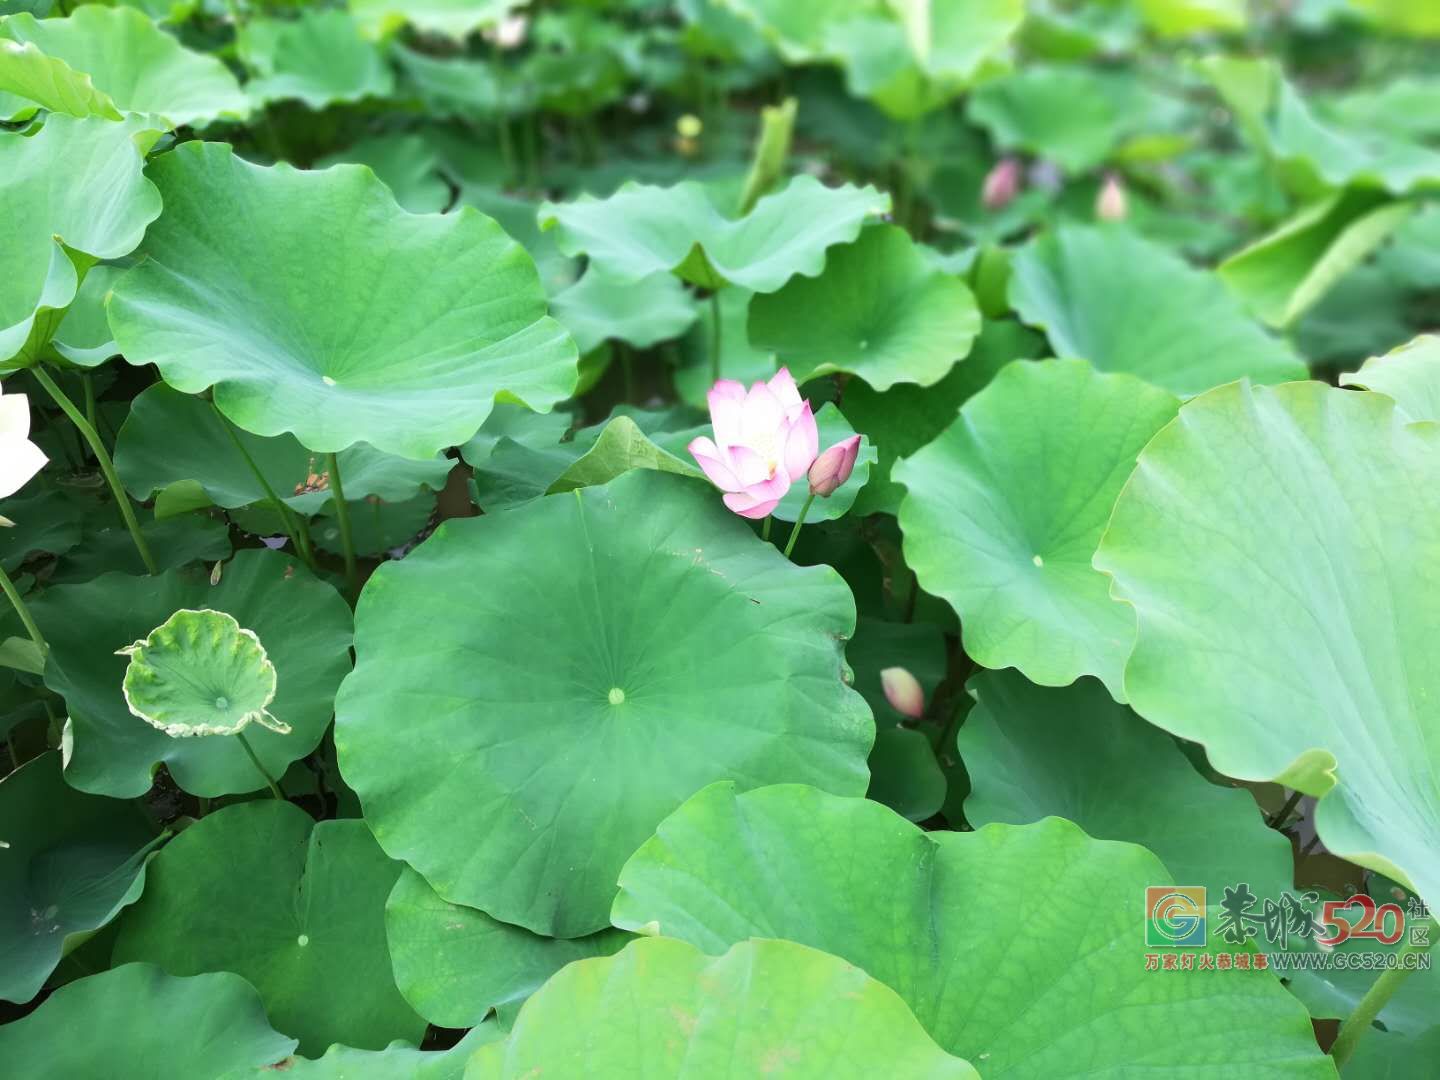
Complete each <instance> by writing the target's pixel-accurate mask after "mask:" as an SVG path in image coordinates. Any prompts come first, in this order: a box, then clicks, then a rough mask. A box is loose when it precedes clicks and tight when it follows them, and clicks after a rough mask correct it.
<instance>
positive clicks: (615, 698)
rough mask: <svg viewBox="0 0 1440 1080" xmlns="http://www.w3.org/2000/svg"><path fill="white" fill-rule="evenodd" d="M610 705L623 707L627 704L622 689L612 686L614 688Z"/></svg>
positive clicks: (611, 692)
mask: <svg viewBox="0 0 1440 1080" xmlns="http://www.w3.org/2000/svg"><path fill="white" fill-rule="evenodd" d="M610 704H611V705H623V704H625V691H624V690H621V689H620V687H618V686H612V687H611V688H610Z"/></svg>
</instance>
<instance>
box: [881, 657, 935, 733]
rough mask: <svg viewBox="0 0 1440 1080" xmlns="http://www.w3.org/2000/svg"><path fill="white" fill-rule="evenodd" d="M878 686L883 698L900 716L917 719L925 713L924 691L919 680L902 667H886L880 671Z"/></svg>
mask: <svg viewBox="0 0 1440 1080" xmlns="http://www.w3.org/2000/svg"><path fill="white" fill-rule="evenodd" d="M880 686H881V687H882V688H883V689H884V691H885V700H886V701H888V702H889V703H890V707H891V708H892V709H894V710H895V711H896V712H898V713H900V714H901V715H902V716H908V717H910V719H912V720H919V719H920V717H921V716H923V715H924V714H925V691H924V690H923V689H921V687H920V682H919V680H918V679H916V678H915V676H914V675H911V674H910V672H908V671H906V670H905V669H904V668H903V667H892V668H886V669H885V670H884V671H882V672H880Z"/></svg>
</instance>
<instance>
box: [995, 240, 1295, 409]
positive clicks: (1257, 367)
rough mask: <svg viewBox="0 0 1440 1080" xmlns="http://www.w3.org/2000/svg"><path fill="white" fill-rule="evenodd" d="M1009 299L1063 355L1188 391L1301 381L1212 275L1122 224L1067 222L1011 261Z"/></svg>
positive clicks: (1280, 349)
mask: <svg viewBox="0 0 1440 1080" xmlns="http://www.w3.org/2000/svg"><path fill="white" fill-rule="evenodd" d="M1012 270H1013V275H1014V276H1013V277H1012V278H1011V279H1010V302H1011V304H1013V305H1014V307H1015V310H1016V311H1017V312H1018V313H1019V315H1020V317H1021V318H1022V319H1024V320H1025V321H1026V322H1027V323H1029V324H1030V325H1031V326H1036V327H1039V328H1040V329H1043V330H1044V331H1045V334H1046V336H1047V337H1049V339H1050V345H1051V346H1052V347H1053V348H1054V350H1055V353H1056V355H1057V356H1062V357H1065V358H1067V359H1071V358H1074V359H1079V360H1088V361H1090V363H1092V364H1094V365H1095V366H1096V367H1097V368H1099V369H1100V370H1101V371H1124V372H1128V373H1130V374H1131V375H1138V376H1140V378H1142V379H1144V380H1146V381H1147V382H1151V383H1154V384H1155V385H1156V386H1163V387H1164V388H1165V389H1167V390H1169V391H1171V392H1172V393H1175V394H1180V395H1181V396H1186V395H1190V394H1198V393H1201V392H1202V391H1205V390H1209V389H1210V388H1211V387H1212V386H1218V385H1220V384H1221V383H1225V382H1230V381H1231V380H1232V379H1238V378H1240V377H1241V376H1247V375H1248V376H1249V377H1250V378H1252V379H1255V380H1257V381H1259V382H1283V381H1285V380H1287V379H1303V378H1304V377H1305V367H1304V365H1303V364H1302V363H1301V362H1300V361H1299V360H1298V359H1297V358H1296V356H1295V354H1294V353H1292V352H1291V351H1290V349H1289V348H1288V347H1286V346H1285V345H1284V344H1282V343H1281V342H1280V341H1277V340H1276V339H1275V338H1272V337H1270V336H1269V335H1268V334H1267V333H1265V331H1263V330H1261V329H1260V327H1259V326H1257V325H1256V324H1255V323H1253V322H1251V321H1250V319H1249V318H1248V317H1247V316H1246V315H1245V313H1244V312H1243V311H1242V310H1241V309H1240V303H1239V301H1238V300H1236V299H1234V298H1233V297H1232V296H1231V295H1230V294H1229V292H1227V291H1226V289H1225V286H1224V285H1222V284H1221V283H1220V281H1219V279H1218V278H1216V277H1215V275H1214V274H1211V273H1209V272H1207V271H1204V270H1196V269H1194V268H1193V267H1191V266H1188V265H1187V264H1186V263H1185V262H1184V261H1183V260H1181V259H1180V258H1179V257H1178V256H1176V255H1174V254H1171V253H1170V252H1169V251H1168V250H1166V249H1165V248H1163V247H1160V246H1158V245H1156V244H1153V243H1151V242H1150V241H1148V240H1142V239H1141V238H1140V237H1138V236H1136V235H1134V234H1133V233H1131V232H1129V231H1127V230H1125V229H1123V228H1118V227H1110V228H1107V227H1104V226H1084V225H1068V226H1062V227H1060V228H1058V229H1054V230H1052V231H1050V232H1047V233H1046V234H1044V235H1043V236H1042V237H1040V239H1038V240H1036V241H1034V242H1032V243H1031V244H1030V245H1029V246H1028V247H1026V248H1024V249H1022V250H1021V251H1020V252H1019V253H1018V254H1017V255H1016V256H1015V259H1014V262H1013V263H1012Z"/></svg>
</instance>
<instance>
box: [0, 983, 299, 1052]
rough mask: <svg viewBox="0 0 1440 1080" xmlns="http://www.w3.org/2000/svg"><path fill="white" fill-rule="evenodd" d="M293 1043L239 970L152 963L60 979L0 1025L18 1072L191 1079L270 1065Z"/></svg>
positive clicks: (2, 1042)
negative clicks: (27, 1010)
mask: <svg viewBox="0 0 1440 1080" xmlns="http://www.w3.org/2000/svg"><path fill="white" fill-rule="evenodd" d="M293 1049H295V1040H294V1039H287V1038H286V1037H285V1036H284V1035H281V1034H280V1033H279V1032H277V1031H275V1030H274V1029H273V1028H271V1026H270V1023H269V1021H268V1020H266V1018H265V1006H264V1005H262V1004H261V1003H260V995H258V994H257V993H255V988H254V987H253V986H251V985H250V984H249V983H247V982H246V981H245V980H244V979H242V978H240V976H238V975H232V974H230V973H229V972H214V973H211V974H206V975H197V976H195V977H194V978H190V979H177V978H174V977H172V976H170V975H167V974H165V973H164V972H163V971H161V970H160V969H159V968H157V967H155V966H153V965H151V964H126V965H124V966H123V967H117V968H113V969H112V970H110V971H102V972H101V973H100V974H98V975H91V976H89V977H88V978H84V979H80V980H79V981H77V982H73V983H70V984H69V985H68V986H62V987H61V988H60V989H59V990H56V991H55V993H53V994H51V995H50V997H49V998H48V999H46V1001H45V1004H43V1005H41V1006H40V1008H38V1009H36V1010H35V1011H34V1012H33V1013H31V1014H30V1015H29V1016H26V1017H23V1018H22V1019H20V1020H16V1021H13V1022H12V1023H9V1024H6V1025H5V1026H3V1027H0V1060H4V1062H5V1069H6V1071H7V1072H8V1073H9V1074H11V1075H13V1076H17V1077H20V1076H24V1077H37V1078H38V1077H75V1078H76V1080H78V1078H79V1077H92V1076H93V1077H100V1076H114V1077H119V1076H134V1077H140V1076H143V1077H145V1080H197V1078H198V1077H202V1076H222V1075H224V1074H225V1073H227V1072H229V1071H230V1070H232V1069H246V1068H259V1067H261V1066H265V1065H269V1064H271V1063H273V1062H276V1061H279V1060H280V1059H281V1058H283V1057H284V1056H285V1055H286V1054H288V1053H290V1051H291V1050H293ZM121 1066H123V1070H124V1071H123V1072H118V1071H117V1068H119V1067H121Z"/></svg>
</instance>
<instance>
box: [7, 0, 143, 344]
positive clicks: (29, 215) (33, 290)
mask: <svg viewBox="0 0 1440 1080" xmlns="http://www.w3.org/2000/svg"><path fill="white" fill-rule="evenodd" d="M87 10H88V9H87ZM158 134H159V133H158V132H156V131H155V130H153V125H152V124H148V123H146V122H145V121H143V120H139V119H134V120H126V121H124V122H121V123H116V122H115V121H112V120H100V119H87V120H77V119H75V118H73V117H69V116H59V115H56V116H51V117H50V118H49V120H47V121H46V123H45V126H44V127H42V128H41V129H40V130H39V131H38V132H36V133H35V134H34V135H21V134H19V133H18V132H8V133H0V234H3V235H4V237H5V242H4V243H3V244H0V368H3V366H4V361H6V360H9V359H10V358H11V357H13V356H15V355H16V354H17V353H19V352H20V351H21V349H22V348H23V347H24V346H25V342H26V339H27V338H28V337H30V334H31V329H32V327H34V326H35V323H36V321H37V316H38V315H39V314H40V312H41V310H42V309H50V310H51V312H54V313H58V312H59V311H62V310H63V309H64V308H65V307H67V306H68V305H69V304H70V302H71V301H72V300H74V299H75V292H76V289H77V288H78V287H79V283H80V279H79V276H78V275H77V274H76V272H75V266H74V264H73V263H72V262H71V260H70V258H69V257H68V256H67V254H66V252H65V247H69V248H70V249H72V250H74V251H77V252H83V253H84V254H86V255H90V256H93V257H94V258H97V259H114V258H119V257H120V256H121V255H124V254H126V253H127V252H129V251H131V250H132V249H133V248H134V247H135V245H137V244H138V243H140V240H141V238H142V237H143V236H144V235H145V227H146V226H147V225H149V224H150V223H151V222H152V221H154V220H155V219H156V218H157V217H158V216H159V215H160V194H159V192H157V191H156V190H155V185H154V184H152V183H150V181H148V180H146V179H145V175H144V171H143V170H144V168H145V152H146V151H147V150H148V149H149V148H150V146H151V144H152V143H154V141H155V139H156V138H157V136H158ZM62 245H64V246H62ZM47 318H50V319H53V320H54V322H55V323H57V324H58V322H59V320H60V316H59V315H58V314H51V315H48V316H47ZM37 329H40V330H41V331H42V332H44V330H45V329H46V328H45V327H39V328H37ZM28 359H31V360H33V359H34V357H29V358H28Z"/></svg>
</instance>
